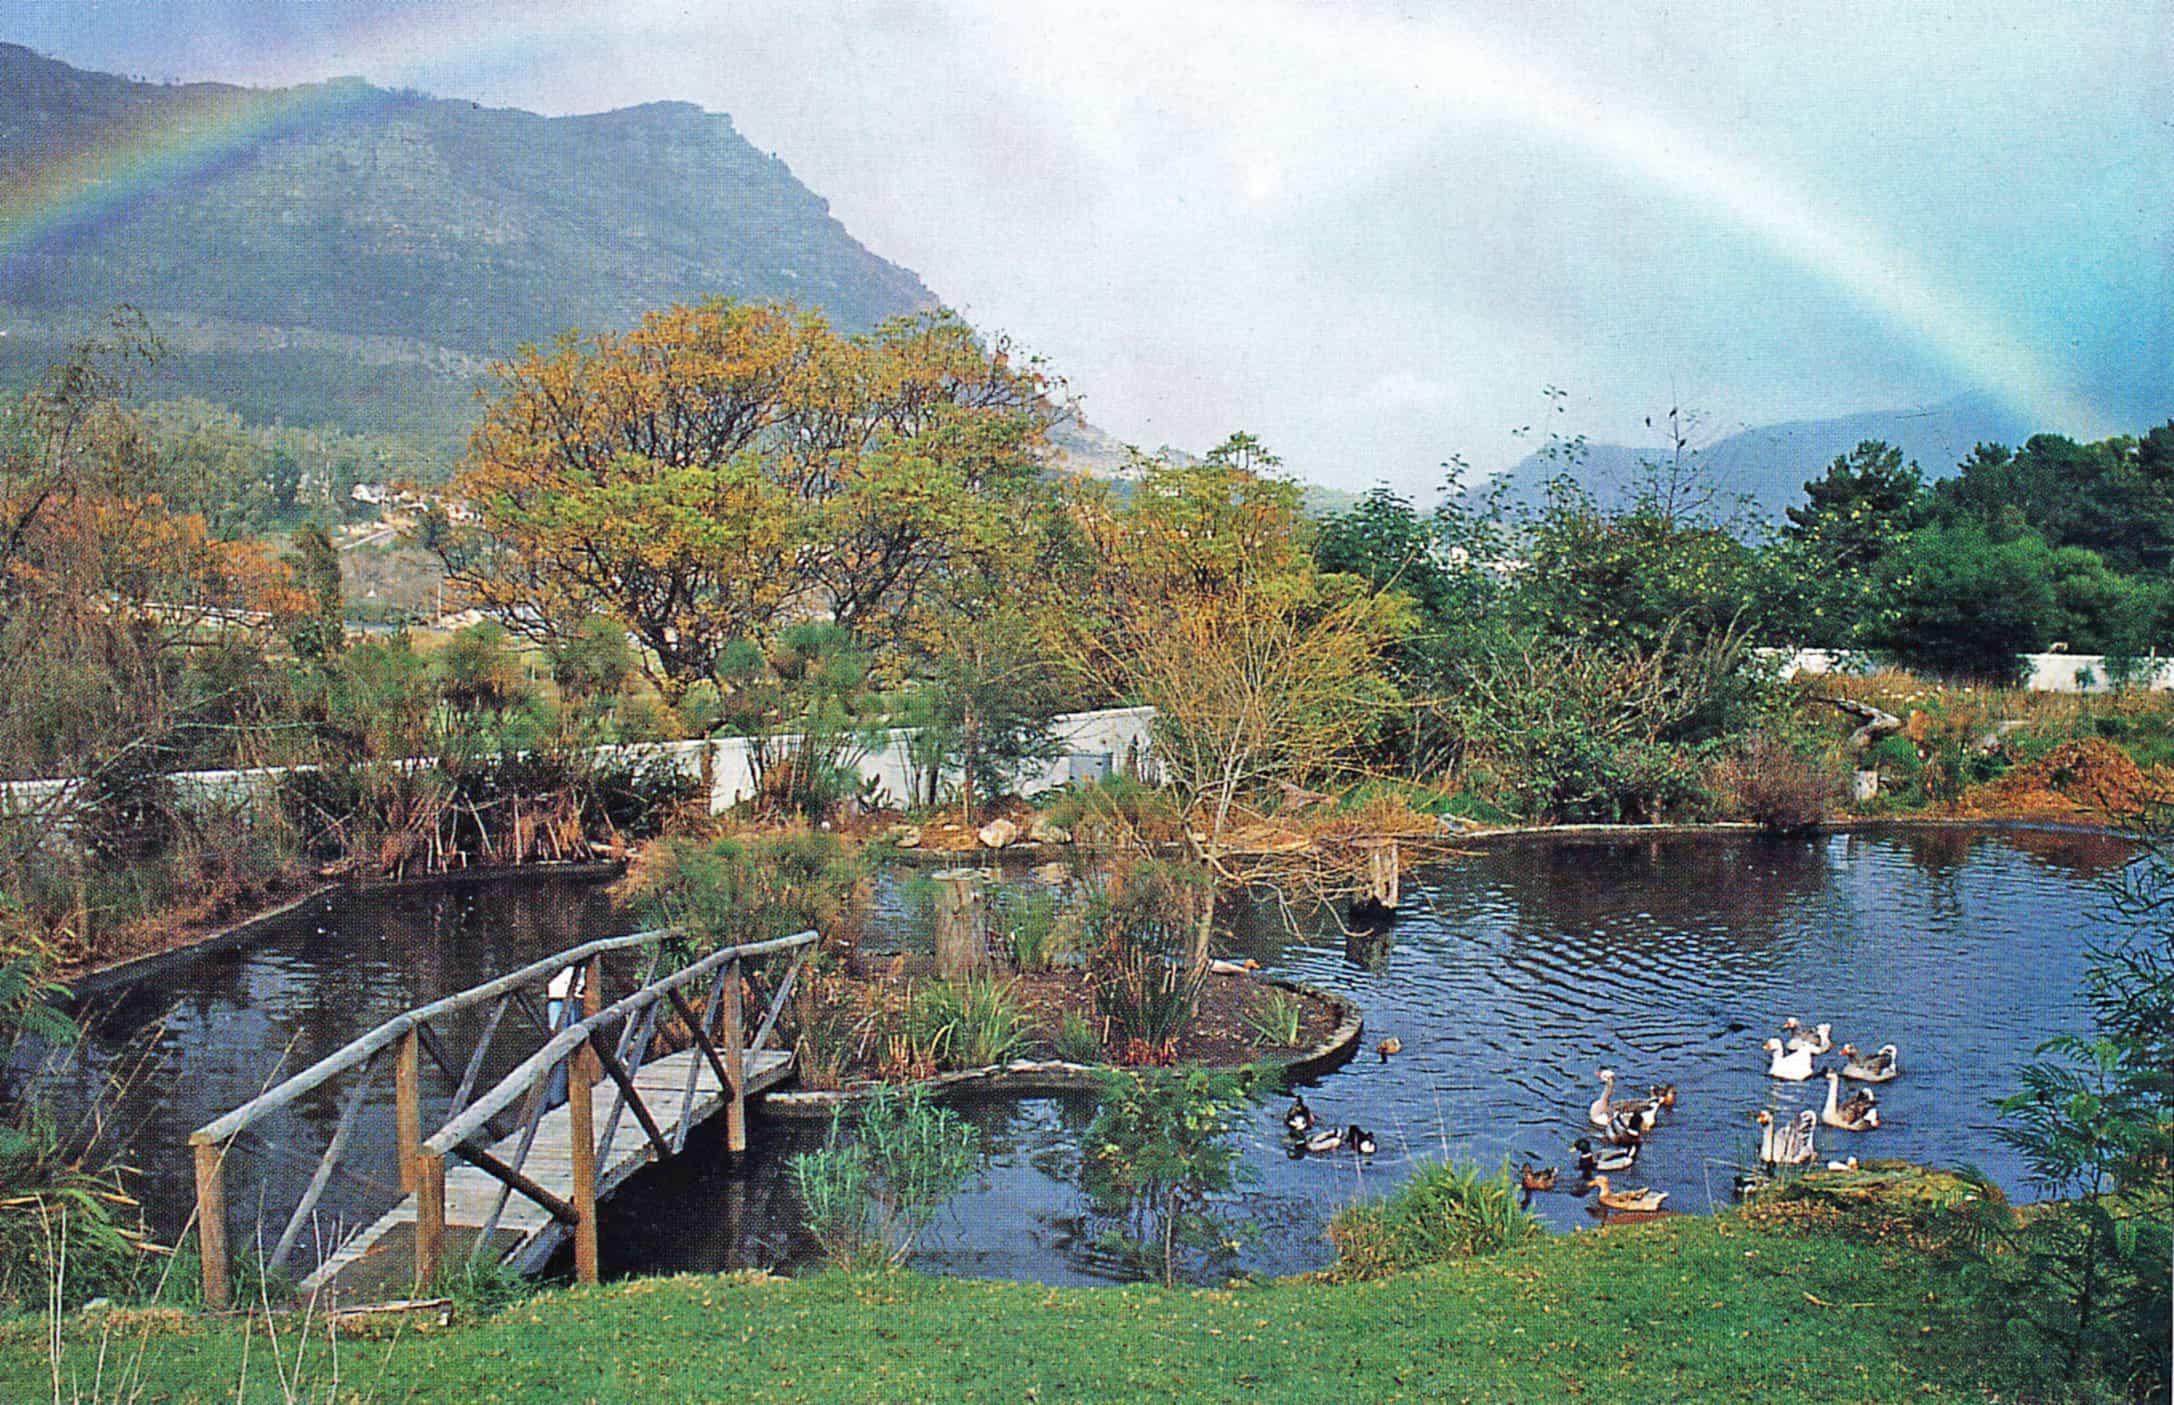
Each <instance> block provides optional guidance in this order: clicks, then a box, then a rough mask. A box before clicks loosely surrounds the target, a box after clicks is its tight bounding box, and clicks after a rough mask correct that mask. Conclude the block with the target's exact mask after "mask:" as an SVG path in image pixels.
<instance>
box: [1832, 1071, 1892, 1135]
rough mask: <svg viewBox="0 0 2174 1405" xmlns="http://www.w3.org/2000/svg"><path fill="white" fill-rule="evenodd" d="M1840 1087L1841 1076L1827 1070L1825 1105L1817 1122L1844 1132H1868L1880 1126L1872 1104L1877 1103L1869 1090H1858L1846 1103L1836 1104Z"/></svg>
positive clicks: (1877, 1111) (1878, 1116)
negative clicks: (1838, 1128)
mask: <svg viewBox="0 0 2174 1405" xmlns="http://www.w3.org/2000/svg"><path fill="white" fill-rule="evenodd" d="M1841 1087H1842V1075H1841V1074H1839V1073H1837V1072H1835V1071H1834V1070H1833V1069H1831V1068H1830V1069H1828V1070H1827V1105H1826V1107H1825V1108H1824V1109H1822V1110H1821V1111H1820V1114H1819V1120H1820V1121H1822V1122H1824V1123H1826V1124H1827V1125H1828V1126H1829V1127H1840V1128H1841V1129H1842V1130H1843V1131H1845V1132H1869V1131H1871V1130H1872V1129H1873V1128H1874V1127H1877V1126H1879V1125H1880V1110H1879V1108H1877V1107H1875V1106H1874V1105H1873V1104H1874V1103H1876V1102H1877V1101H1878V1099H1877V1098H1875V1097H1873V1096H1872V1090H1871V1089H1870V1088H1859V1089H1858V1090H1857V1091H1856V1092H1854V1093H1852V1094H1850V1095H1849V1101H1848V1102H1846V1103H1840V1104H1837V1103H1836V1101H1835V1100H1836V1099H1837V1098H1838V1097H1839V1096H1840V1091H1841Z"/></svg>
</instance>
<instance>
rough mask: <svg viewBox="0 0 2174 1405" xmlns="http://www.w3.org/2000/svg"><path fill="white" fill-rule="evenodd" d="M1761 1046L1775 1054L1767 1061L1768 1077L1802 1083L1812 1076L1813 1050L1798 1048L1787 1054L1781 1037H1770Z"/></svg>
mask: <svg viewBox="0 0 2174 1405" xmlns="http://www.w3.org/2000/svg"><path fill="white" fill-rule="evenodd" d="M1760 1047H1762V1048H1764V1049H1765V1050H1766V1051H1767V1052H1768V1053H1770V1054H1772V1055H1773V1056H1774V1057H1773V1058H1771V1059H1769V1060H1768V1061H1767V1065H1766V1076H1767V1077H1769V1078H1782V1079H1787V1080H1788V1081H1789V1082H1791V1083H1802V1082H1803V1081H1804V1080H1805V1079H1807V1078H1810V1077H1811V1076H1812V1051H1811V1050H1810V1049H1806V1048H1798V1049H1796V1050H1794V1051H1792V1052H1790V1053H1786V1054H1785V1053H1783V1052H1782V1047H1781V1041H1780V1040H1779V1039H1769V1040H1767V1041H1766V1043H1765V1044H1764V1045H1762V1046H1760Z"/></svg>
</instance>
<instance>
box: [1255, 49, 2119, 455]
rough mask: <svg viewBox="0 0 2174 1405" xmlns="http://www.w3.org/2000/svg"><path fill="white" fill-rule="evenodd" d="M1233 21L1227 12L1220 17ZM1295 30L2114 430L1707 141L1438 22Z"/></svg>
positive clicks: (1986, 378) (2095, 411)
mask: <svg viewBox="0 0 2174 1405" xmlns="http://www.w3.org/2000/svg"><path fill="white" fill-rule="evenodd" d="M1238 18H1239V15H1238V14H1237V12H1236V11H1232V12H1230V13H1229V15H1228V16H1227V18H1226V20H1225V22H1226V23H1235V22H1236V21H1237V19H1238ZM1301 23H1302V25H1303V28H1302V30H1301V31H1300V32H1301V33H1303V34H1304V36H1305V37H1304V40H1303V48H1304V52H1305V54H1306V57H1307V59H1308V61H1309V62H1311V63H1313V64H1315V65H1320V66H1323V67H1329V66H1331V65H1336V64H1342V65H1345V67H1344V69H1343V71H1345V72H1348V73H1360V72H1370V73H1371V75H1372V76H1373V77H1375V78H1377V79H1378V80H1380V81H1382V82H1383V84H1384V85H1385V86H1389V85H1393V86H1395V87H1397V88H1400V89H1403V90H1407V91H1410V92H1413V93H1414V94H1418V95H1422V100H1423V101H1426V102H1429V103H1431V104H1433V105H1435V106H1436V107H1437V108H1438V109H1439V110H1442V111H1445V112H1450V113H1454V112H1457V111H1458V110H1460V109H1462V110H1463V111H1465V112H1467V113H1469V114H1472V115H1475V116H1477V117H1480V118H1482V119H1485V120H1491V121H1497V122H1502V123H1506V124H1510V125H1513V126H1514V127H1515V128H1516V129H1517V130H1519V131H1520V132H1528V133H1538V134H1540V135H1543V136H1545V137H1546V138H1548V139H1549V140H1550V141H1552V142H1554V143H1556V144H1557V145H1559V146H1561V147H1563V148H1565V149H1566V150H1568V151H1569V152H1571V153H1573V154H1576V155H1579V156H1582V157H1584V158H1586V159H1589V160H1593V161H1596V162H1598V163H1601V164H1603V165H1605V166H1607V167H1609V168H1611V169H1613V170H1615V171H1616V172H1618V173H1619V174H1621V175H1622V176H1623V177H1625V178H1626V179H1628V180H1632V181H1637V182H1640V183H1643V184H1647V185H1650V186H1657V187H1659V188H1662V189H1665V190H1667V191H1668V192H1669V193H1670V194H1671V195H1672V196H1674V197H1675V198H1676V199H1678V200H1681V201H1683V202H1685V203H1687V204H1689V205H1690V206H1692V207H1694V208H1698V209H1703V210H1706V211H1709V212H1711V213H1713V214H1717V215H1719V216H1721V217H1722V218H1723V219H1725V220H1727V221H1728V222H1729V223H1730V224H1733V225H1734V226H1736V227H1737V228H1739V229H1741V230H1743V231H1744V232H1745V233H1747V234H1750V235H1752V236H1753V237H1755V238H1756V239H1758V240H1759V241H1760V242H1762V243H1763V244H1765V245H1766V246H1767V247H1768V248H1770V249H1772V250H1773V251H1775V252H1776V253H1778V254H1779V255H1781V256H1782V257H1784V258H1786V259H1788V260H1789V261H1791V262H1793V263H1794V264H1796V265H1797V266H1798V267H1800V268H1802V269H1804V270H1805V271H1807V272H1809V273H1811V274H1813V275H1814V276H1816V277H1818V278H1819V279H1820V280H1821V281H1823V282H1825V283H1826V284H1828V285H1829V286H1830V287H1833V288H1835V289H1837V290H1838V291H1840V292H1841V293H1843V294H1844V295H1846V296H1848V297H1849V298H1851V299H1852V300H1853V301H1854V302H1855V303H1857V304H1858V305H1859V306H1861V307H1863V308H1864V309H1866V310H1867V311H1869V312H1871V313H1872V314H1874V315H1875V316H1876V317H1878V318H1880V319H1881V320H1883V321H1885V322H1886V323H1888V324H1889V325H1890V326H1893V327H1896V328H1898V329H1899V330H1901V331H1902V332H1904V333H1905V334H1906V335H1908V336H1909V337H1910V338H1911V339H1912V340H1914V341H1916V342H1917V343H1918V344H1920V345H1922V346H1924V347H1926V348H1928V349H1929V350H1931V351H1932V352H1933V353H1934V354H1936V355H1937V356H1938V357H1940V358H1941V359H1942V360H1943V361H1945V362H1946V363H1947V364H1948V365H1949V366H1950V367H1951V368H1952V369H1953V370H1955V371H1957V372H1959V373H1961V375H1962V376H1963V377H1964V378H1965V379H1967V380H1968V381H1970V382H1972V383H1974V384H1976V385H1980V386H1984V387H1986V388H1987V389H1989V390H1990V391H1992V392H1994V393H1996V394H1998V395H1999V396H2001V398H2003V399H2004V400H2006V401H2007V402H2008V403H2009V404H2010V405H2011V406H2012V407H2013V408H2014V409H2017V410H2019V411H2021V412H2022V413H2023V414H2024V415H2025V416H2026V417H2027V418H2029V419H2031V420H2032V421H2034V422H2035V423H2037V424H2040V425H2042V426H2044V427H2046V428H2048V429H2053V430H2058V431H2060V432H2065V433H2069V434H2082V435H2086V436H2094V437H2095V436H2099V435H2104V434H2109V433H2112V432H2113V427H2112V419H2111V417H2110V416H2108V415H2107V414H2105V413H2103V412H2102V411H2101V410H2100V409H2099V408H2098V407H2096V406H2094V405H2092V404H2091V403H2089V402H2088V401H2087V400H2086V399H2085V398H2084V397H2083V396H2081V395H2079V394H2077V393H2076V392H2075V391H2074V390H2072V389H2070V387H2069V386H2068V384H2067V383H2066V378H2064V377H2063V376H2062V375H2060V374H2059V373H2058V372H2056V371H2055V370H2054V368H2053V367H2051V366H2049V365H2048V364H2046V363H2045V362H2044V361H2042V360H2041V359H2040V358H2039V357H2038V356H2037V355H2036V354H2035V353H2034V352H2033V351H2032V350H2031V348H2030V346H2029V344H2028V342H2027V341H2026V339H2025V338H2024V337H2023V336H2022V335H2021V334H2019V333H2018V332H2017V331H2016V330H2015V329H2014V328H2012V327H2010V326H2008V325H2006V324H2005V323H2004V322H2002V321H2001V320H2000V319H1999V318H1998V317H1996V316H1994V315H1993V313H1992V312H1991V311H1990V310H1989V308H1988V307H1987V306H1985V304H1986V303H1987V299H1985V298H1984V297H1983V296H1982V295H1978V296H1973V295H1972V294H1970V293H1967V292H1965V291H1962V290H1959V289H1954V288H1947V287H1943V286H1942V285H1941V282H1940V280H1939V279H1937V278H1936V277H1935V276H1933V274H1932V273H1931V272H1930V271H1929V270H1927V269H1924V268H1922V267H1919V266H1918V265H1917V264H1916V263H1915V262H1914V261H1913V260H1911V259H1910V258H1909V257H1908V256H1907V255H1905V254H1904V253H1903V252H1902V251H1901V250H1899V249H1897V248H1894V247H1892V246H1891V245H1890V243H1889V241H1888V240H1886V239H1885V238H1884V237H1883V236H1882V235H1881V234H1880V232H1879V231H1878V230H1876V229H1874V228H1872V227H1871V226H1869V225H1867V224H1865V223H1863V222H1862V221H1859V220H1855V219H1852V218H1851V217H1850V216H1849V215H1848V213H1847V212H1845V211H1843V210H1840V209H1836V208H1833V207H1832V206H1831V205H1829V204H1823V203H1822V202H1820V201H1817V200H1815V199H1813V198H1812V197H1811V196H1809V195H1807V194H1806V193H1805V192H1804V191H1802V190H1800V189H1798V188H1796V187H1795V186H1794V185H1792V184H1791V183H1790V182H1789V181H1788V180H1787V179H1785V178H1784V177H1783V176H1782V175H1780V174H1779V173H1778V172H1776V171H1773V170H1771V169H1768V168H1766V167H1764V166H1762V165H1761V164H1759V163H1758V162H1756V161H1753V160H1751V159H1749V158H1748V157H1744V156H1741V155H1737V154H1734V153H1731V152H1729V151H1727V150H1726V149H1724V148H1723V147H1722V146H1721V144H1720V143H1718V142H1716V141H1715V140H1713V139H1712V138H1711V137H1709V136H1708V135H1707V134H1705V133H1702V132H1699V131H1695V130H1693V129H1691V128H1689V127H1686V126H1684V125H1682V124H1681V123H1676V122H1671V121H1669V120H1668V119H1666V118H1664V117H1662V116H1660V115H1659V114H1657V113H1652V112H1647V111H1642V110H1640V109H1639V108H1637V107H1636V106H1634V105H1632V104H1630V103H1628V102H1626V101H1624V100H1622V99H1621V98H1620V97H1613V96H1603V95H1602V94H1601V93H1600V92H1599V90H1598V89H1596V88H1594V87H1593V86H1591V85H1589V84H1586V83H1572V82H1570V81H1567V79H1566V78H1565V77H1564V76H1561V75H1558V74H1556V73H1553V72H1551V71H1548V70H1546V69H1543V68H1541V67H1539V66H1537V65H1535V64H1532V63H1529V62H1526V61H1524V60H1522V59H1520V58H1518V57H1516V56H1514V55H1511V54H1507V53H1505V52H1503V51H1501V50H1500V49H1499V48H1495V47H1492V46H1490V45H1488V44H1487V43H1486V42H1485V41H1484V40H1482V39H1481V38H1479V37H1478V36H1476V35H1473V34H1470V33H1464V32H1458V31H1456V30H1453V29H1450V28H1448V27H1447V26H1446V25H1444V24H1442V23H1441V22H1439V21H1436V20H1431V19H1430V20H1429V21H1428V22H1427V25H1426V28H1424V29H1420V28H1416V27H1413V26H1409V25H1401V24H1386V23H1380V22H1375V23H1372V24H1368V23H1362V22H1358V21H1357V18H1356V17H1355V16H1353V15H1352V14H1350V13H1349V12H1348V11H1346V10H1344V9H1342V8H1338V9H1336V10H1334V11H1333V12H1330V13H1329V14H1327V15H1325V16H1324V15H1322V14H1320V13H1319V12H1314V11H1308V12H1307V13H1306V14H1305V16H1304V18H1303V20H1302V21H1301Z"/></svg>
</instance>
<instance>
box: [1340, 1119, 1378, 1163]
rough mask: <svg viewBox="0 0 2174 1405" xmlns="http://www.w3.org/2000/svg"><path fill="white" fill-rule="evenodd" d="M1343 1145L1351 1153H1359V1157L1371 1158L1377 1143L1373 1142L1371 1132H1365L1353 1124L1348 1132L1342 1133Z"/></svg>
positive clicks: (1362, 1128)
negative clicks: (1348, 1148)
mask: <svg viewBox="0 0 2174 1405" xmlns="http://www.w3.org/2000/svg"><path fill="white" fill-rule="evenodd" d="M1344 1145H1346V1146H1348V1147H1350V1148H1351V1149H1352V1150H1353V1151H1355V1152H1357V1153H1359V1155H1361V1156H1372V1155H1373V1154H1374V1151H1375V1148H1376V1146H1377V1143H1376V1142H1375V1141H1374V1134H1373V1133H1372V1132H1369V1131H1367V1130H1366V1129H1365V1128H1364V1127H1361V1126H1358V1125H1356V1124H1354V1125H1353V1126H1352V1127H1351V1128H1350V1130H1348V1131H1346V1132H1345V1133H1344Z"/></svg>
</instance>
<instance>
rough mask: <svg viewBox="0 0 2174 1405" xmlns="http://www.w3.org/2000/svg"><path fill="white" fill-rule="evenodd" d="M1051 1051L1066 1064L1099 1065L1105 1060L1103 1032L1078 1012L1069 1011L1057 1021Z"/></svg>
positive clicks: (1050, 1045) (1051, 1041)
mask: <svg viewBox="0 0 2174 1405" xmlns="http://www.w3.org/2000/svg"><path fill="white" fill-rule="evenodd" d="M1049 1051H1050V1053H1051V1054H1053V1055H1055V1056H1056V1057H1057V1058H1060V1059H1063V1060H1064V1061H1065V1062H1066V1063H1075V1064H1098V1063H1101V1062H1102V1060H1103V1052H1102V1032H1101V1031H1100V1030H1098V1029H1096V1028H1095V1022H1094V1021H1093V1020H1090V1019H1088V1018H1087V1017H1086V1016H1085V1015H1082V1014H1081V1013H1079V1012H1078V1011H1077V1010H1067V1011H1065V1012H1064V1014H1063V1015H1062V1016H1060V1017H1059V1018H1058V1021H1057V1032H1056V1033H1055V1034H1054V1035H1052V1036H1051V1037H1050V1041H1049Z"/></svg>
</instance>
